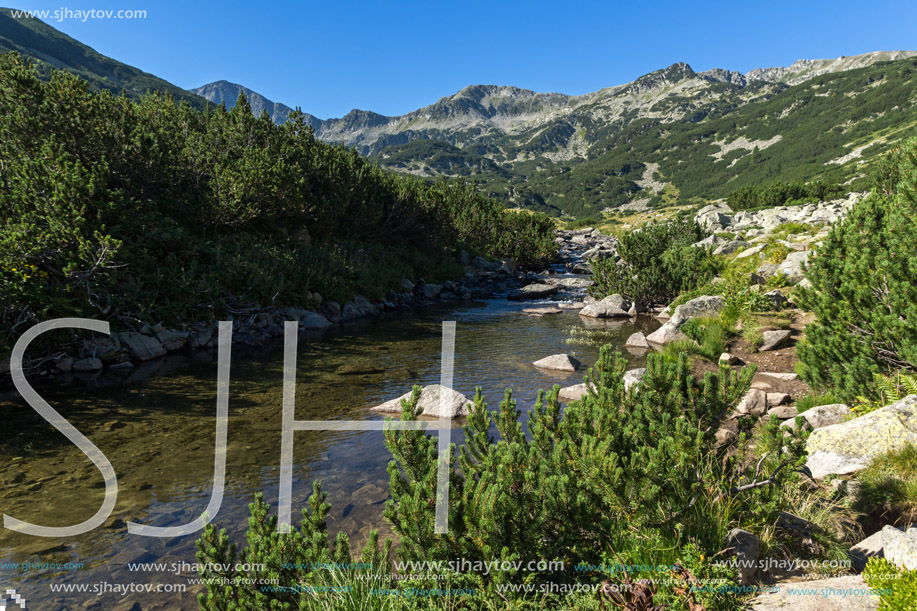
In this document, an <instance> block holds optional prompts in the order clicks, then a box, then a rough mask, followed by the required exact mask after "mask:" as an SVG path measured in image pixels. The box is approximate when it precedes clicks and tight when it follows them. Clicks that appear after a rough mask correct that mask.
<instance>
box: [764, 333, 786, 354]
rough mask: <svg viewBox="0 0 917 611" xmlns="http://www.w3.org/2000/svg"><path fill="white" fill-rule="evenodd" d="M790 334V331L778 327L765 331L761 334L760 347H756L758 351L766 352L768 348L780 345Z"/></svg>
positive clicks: (771, 348)
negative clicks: (774, 329)
mask: <svg viewBox="0 0 917 611" xmlns="http://www.w3.org/2000/svg"><path fill="white" fill-rule="evenodd" d="M789 336H790V331H789V330H787V329H778V330H776V331H765V332H764V333H762V334H761V340H762V341H761V347H760V348H758V352H766V351H768V350H773V349H774V348H777V347H778V346H780V345H781V344H782V343H783V342H784V341H785V340H786V338H788V337H789Z"/></svg>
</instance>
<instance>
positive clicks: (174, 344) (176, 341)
mask: <svg viewBox="0 0 917 611" xmlns="http://www.w3.org/2000/svg"><path fill="white" fill-rule="evenodd" d="M190 336H191V334H190V333H188V332H187V331H173V330H171V329H166V330H164V331H160V332H159V333H157V334H156V339H157V340H159V343H160V344H162V347H163V348H165V349H166V350H167V351H168V352H173V351H175V350H181V349H182V348H184V347H185V344H187V343H188V338H189V337H190Z"/></svg>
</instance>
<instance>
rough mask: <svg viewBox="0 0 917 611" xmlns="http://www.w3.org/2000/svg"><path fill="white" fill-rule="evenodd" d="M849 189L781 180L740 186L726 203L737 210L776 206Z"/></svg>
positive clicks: (809, 199) (825, 196)
mask: <svg viewBox="0 0 917 611" xmlns="http://www.w3.org/2000/svg"><path fill="white" fill-rule="evenodd" d="M846 193H847V189H845V188H844V187H843V186H840V185H828V184H825V183H823V182H819V181H816V182H810V183H804V182H780V183H774V184H770V185H751V186H747V187H740V188H738V189H736V190H735V191H733V192H732V193H730V194H729V196H728V197H727V198H726V203H727V204H728V205H729V207H730V208H732V209H733V210H735V211H739V210H753V209H756V208H776V207H777V206H789V205H796V204H804V203H808V202H818V201H821V200H825V199H831V198H832V197H838V196H840V195H845V194H846Z"/></svg>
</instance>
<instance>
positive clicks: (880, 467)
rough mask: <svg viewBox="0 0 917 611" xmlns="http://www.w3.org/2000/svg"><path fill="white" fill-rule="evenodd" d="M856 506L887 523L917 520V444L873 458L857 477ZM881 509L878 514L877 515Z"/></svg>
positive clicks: (909, 522)
mask: <svg viewBox="0 0 917 611" xmlns="http://www.w3.org/2000/svg"><path fill="white" fill-rule="evenodd" d="M856 481H857V482H859V484H860V485H859V487H858V488H857V492H856V498H855V500H854V502H853V507H854V508H855V509H856V510H858V511H861V512H862V513H867V514H871V515H873V516H876V515H880V516H881V519H882V521H883V522H884V523H891V524H901V525H908V524H912V523H914V522H917V446H915V445H913V444H908V445H906V446H904V447H903V448H901V449H900V450H895V451H892V452H889V453H887V454H885V455H883V456H879V457H878V458H876V459H875V460H873V461H872V464H870V465H869V466H868V467H867V468H866V469H863V470H862V471H860V472H859V473H858V474H857V476H856ZM877 512H878V514H877Z"/></svg>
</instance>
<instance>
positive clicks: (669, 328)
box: [646, 320, 688, 346]
mask: <svg viewBox="0 0 917 611" xmlns="http://www.w3.org/2000/svg"><path fill="white" fill-rule="evenodd" d="M683 339H688V336H687V335H685V334H684V333H682V332H681V329H679V328H678V325H676V324H674V323H673V322H672V321H671V320H668V321H666V323H665V324H664V325H662V326H661V327H659V328H658V329H656V330H655V331H653V332H652V333H650V334H649V335H647V336H646V341H647V342H649V343H651V344H655V345H657V346H666V345H668V344H671V343H672V342H677V341H680V340H683Z"/></svg>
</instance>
